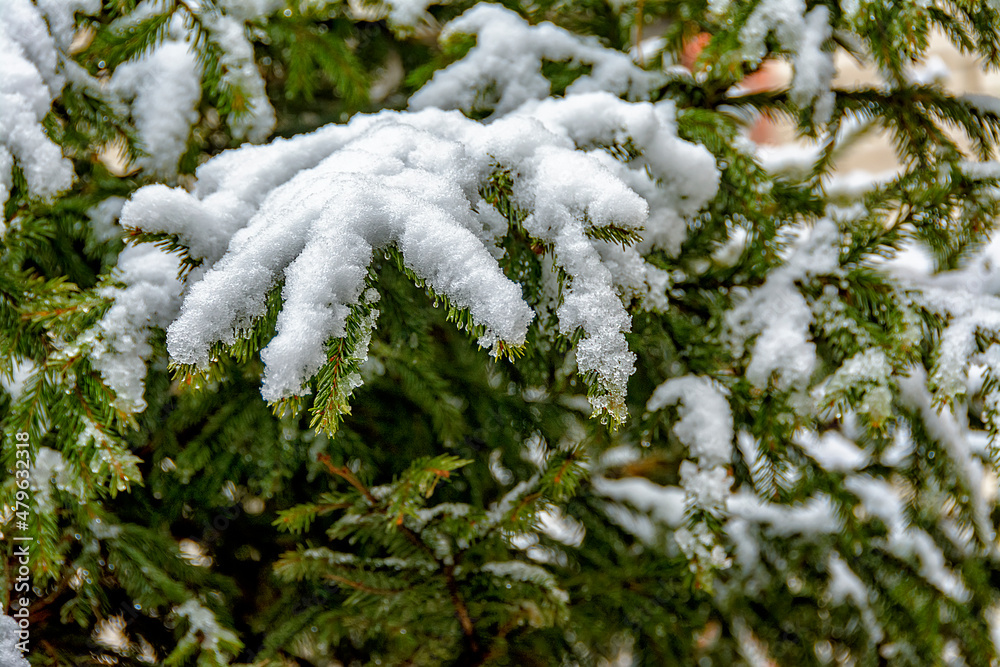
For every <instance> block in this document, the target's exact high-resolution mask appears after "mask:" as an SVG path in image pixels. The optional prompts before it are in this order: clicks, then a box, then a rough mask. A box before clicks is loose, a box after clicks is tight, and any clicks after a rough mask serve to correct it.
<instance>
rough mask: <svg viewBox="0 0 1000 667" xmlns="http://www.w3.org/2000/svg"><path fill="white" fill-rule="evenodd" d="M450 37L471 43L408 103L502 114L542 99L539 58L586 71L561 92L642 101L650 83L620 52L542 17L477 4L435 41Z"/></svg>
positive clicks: (545, 88)
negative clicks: (533, 21) (534, 20)
mask: <svg viewBox="0 0 1000 667" xmlns="http://www.w3.org/2000/svg"><path fill="white" fill-rule="evenodd" d="M454 34H465V35H474V36H475V37H476V46H474V47H473V48H472V50H470V51H469V53H468V54H467V55H466V56H465V57H464V58H462V59H461V60H459V61H458V62H456V63H454V64H452V65H450V66H448V67H446V68H444V69H443V70H440V71H438V72H437V73H435V74H434V77H433V78H432V79H431V80H430V82H428V84H427V85H426V86H424V87H423V88H422V89H421V90H419V91H417V93H416V94H415V95H413V97H411V98H410V105H411V107H412V108H414V109H424V108H427V107H438V108H440V109H462V110H463V111H473V110H476V109H479V108H482V107H484V106H486V107H489V108H491V109H493V110H494V112H495V114H496V115H497V116H502V115H504V114H506V113H509V112H511V111H514V110H515V109H517V108H518V107H519V106H521V105H522V104H523V103H525V102H527V101H528V100H534V99H542V98H545V97H548V96H549V92H550V84H549V80H548V79H546V78H545V77H544V76H543V75H542V62H543V61H549V62H567V63H572V64H574V65H578V66H579V65H586V66H590V67H591V68H592V69H591V71H590V73H589V74H585V75H583V76H581V77H580V78H578V79H577V80H576V81H574V82H573V83H572V84H571V85H570V86H569V88H567V89H566V94H567V95H573V94H576V93H589V92H596V91H606V92H610V93H614V94H615V95H628V97H629V98H630V99H642V98H644V97H646V96H647V95H648V91H649V89H650V87H651V86H652V84H653V81H654V79H653V76H652V75H651V74H649V73H647V72H645V71H643V70H642V69H641V68H639V67H637V66H636V65H635V64H634V63H633V62H632V60H631V59H630V58H629V57H628V56H627V55H626V54H624V53H621V52H618V51H613V50H610V49H606V48H604V47H602V46H601V45H600V44H599V43H598V42H597V40H596V39H594V38H585V37H580V36H579V35H574V34H573V33H571V32H568V31H566V30H563V29H562V28H558V27H556V26H555V25H553V24H551V23H548V22H544V23H541V24H539V25H536V26H532V25H529V24H528V23H527V22H526V21H525V20H524V19H522V18H520V17H519V16H518V15H517V14H516V13H514V12H512V11H510V10H509V9H506V8H504V7H502V6H501V5H497V4H492V3H480V4H477V5H476V6H474V7H473V8H472V9H470V10H468V11H467V12H465V13H464V14H463V15H462V16H460V17H459V18H457V19H455V20H454V21H452V22H451V23H449V24H448V25H447V26H446V27H445V29H444V31H443V32H442V34H441V39H442V40H447V39H449V37H450V36H452V35H454Z"/></svg>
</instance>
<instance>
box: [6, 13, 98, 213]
mask: <svg viewBox="0 0 1000 667" xmlns="http://www.w3.org/2000/svg"><path fill="white" fill-rule="evenodd" d="M97 5H98V2H97V1H95V0H66V1H65V2H62V3H56V2H52V1H48V2H42V3H33V2H31V1H30V0H4V1H3V2H2V3H0V205H3V203H4V202H6V200H7V198H8V197H9V196H10V187H11V173H10V170H11V167H12V163H16V164H17V165H18V166H19V167H20V168H21V170H22V171H23V172H24V176H25V180H26V181H27V185H28V192H29V193H30V194H31V195H32V196H34V197H51V196H53V195H55V194H58V193H59V192H61V191H63V190H66V189H67V188H69V187H70V185H72V183H73V165H72V163H71V162H70V161H69V160H67V159H66V158H64V157H63V155H62V150H61V149H60V147H59V146H58V145H56V144H55V143H54V142H52V140H50V139H49V138H48V136H47V135H46V133H45V130H44V128H43V126H42V120H43V119H44V118H45V115H46V114H47V113H48V112H49V110H50V108H51V106H52V101H53V100H54V99H55V98H56V97H58V96H59V95H60V93H61V92H62V88H63V85H64V84H65V77H64V76H63V71H62V69H63V63H62V58H63V56H62V52H61V51H62V50H64V49H65V48H66V47H67V46H68V44H69V42H70V41H71V39H72V32H73V21H72V20H71V19H72V16H73V13H74V12H75V11H87V12H93V11H96V10H97V9H98V7H97ZM46 19H48V20H49V21H50V23H49V24H47V23H46ZM50 25H51V27H52V28H54V31H53V32H50Z"/></svg>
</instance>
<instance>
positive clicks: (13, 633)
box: [0, 614, 30, 667]
mask: <svg viewBox="0 0 1000 667" xmlns="http://www.w3.org/2000/svg"><path fill="white" fill-rule="evenodd" d="M18 630H19V628H18V624H17V621H16V620H14V619H13V618H11V617H10V616H5V615H4V614H0V665H3V667H30V663H28V660H27V659H26V658H25V657H24V654H23V653H21V651H20V650H18V648H17V644H18V642H19V641H20V639H19V637H18V634H17V633H18Z"/></svg>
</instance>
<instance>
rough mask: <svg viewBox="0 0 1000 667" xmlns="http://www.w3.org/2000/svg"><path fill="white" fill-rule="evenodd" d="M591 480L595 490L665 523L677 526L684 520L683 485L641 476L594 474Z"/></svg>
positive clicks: (673, 526) (672, 526)
mask: <svg viewBox="0 0 1000 667" xmlns="http://www.w3.org/2000/svg"><path fill="white" fill-rule="evenodd" d="M591 483H592V484H593V486H594V491H595V492H597V493H598V494H600V495H602V496H604V497H606V498H611V499H612V500H616V501H618V502H620V503H622V502H627V503H628V504H629V505H631V506H632V507H635V508H636V509H638V510H641V511H642V512H645V513H647V514H648V515H649V516H650V517H652V518H653V519H656V520H657V521H660V522H662V523H663V524H664V525H666V526H669V527H671V528H677V527H680V526H681V524H682V523H683V522H684V498H685V491H684V489H681V488H679V487H675V486H660V485H659V484H656V483H655V482H651V481H649V480H648V479H646V478H644V477H624V478H621V479H609V478H607V477H594V478H593V479H592V480H591Z"/></svg>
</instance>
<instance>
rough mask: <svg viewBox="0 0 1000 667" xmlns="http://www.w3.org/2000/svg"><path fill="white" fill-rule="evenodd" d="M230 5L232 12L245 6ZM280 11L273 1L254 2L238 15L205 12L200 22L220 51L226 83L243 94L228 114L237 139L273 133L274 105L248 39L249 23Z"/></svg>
mask: <svg viewBox="0 0 1000 667" xmlns="http://www.w3.org/2000/svg"><path fill="white" fill-rule="evenodd" d="M227 5H228V6H229V8H230V11H232V10H233V9H234V8H241V7H243V5H242V3H238V2H234V1H232V0H230V1H229V2H228V3H227ZM272 6H273V7H274V8H277V3H275V2H271V1H270V0H255V1H254V2H252V3H250V5H249V8H244V9H239V10H238V11H236V12H235V13H229V12H219V11H206V12H204V13H202V14H201V20H202V23H203V25H204V26H205V28H206V29H207V30H208V32H209V33H210V35H211V39H212V41H213V42H215V43H216V44H217V45H218V47H219V49H220V51H221V58H220V61H221V69H222V72H223V74H222V78H223V82H224V83H226V84H228V85H229V86H231V87H232V88H233V89H235V90H238V91H239V92H240V97H239V99H237V100H236V102H235V103H234V105H233V111H234V112H235V113H230V114H229V117H228V118H229V128H230V130H232V133H233V136H235V137H236V138H237V139H244V138H245V139H247V140H249V141H252V142H254V143H259V142H261V141H264V140H265V139H267V138H268V137H269V136H270V135H271V131H272V130H274V123H275V120H276V119H275V115H274V108H273V107H272V106H271V102H270V101H269V100H268V99H267V91H266V90H265V85H264V77H263V76H261V73H260V70H259V69H257V63H256V61H254V54H253V45H252V44H251V43H250V40H249V39H247V34H246V21H247V19H248V18H250V19H252V18H257V17H258V16H259V15H258V12H264V11H268V10H270V9H271V8H272Z"/></svg>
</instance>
